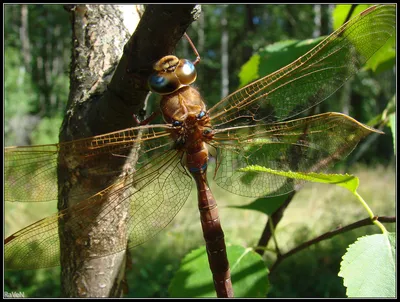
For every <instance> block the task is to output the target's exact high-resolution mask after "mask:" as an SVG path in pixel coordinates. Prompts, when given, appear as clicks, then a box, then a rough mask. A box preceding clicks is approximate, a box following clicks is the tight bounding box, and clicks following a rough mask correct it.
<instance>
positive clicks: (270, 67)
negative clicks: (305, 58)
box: [239, 37, 324, 87]
mask: <svg viewBox="0 0 400 302" xmlns="http://www.w3.org/2000/svg"><path fill="white" fill-rule="evenodd" d="M323 38H324V37H319V38H316V39H307V40H286V41H280V42H276V43H273V44H271V45H268V46H267V47H265V48H264V49H262V50H260V51H259V52H258V53H257V54H255V55H253V56H252V57H251V58H250V59H249V61H247V62H246V63H245V64H244V65H243V66H242V69H241V71H240V74H239V78H240V87H242V86H244V85H246V84H248V83H250V82H252V81H254V80H257V79H258V78H260V75H268V74H270V73H272V72H274V71H276V70H278V69H280V68H282V67H284V66H286V65H287V64H289V63H291V62H293V61H294V60H296V59H298V58H299V57H300V56H302V55H304V54H305V53H306V52H307V51H309V50H310V49H311V48H313V47H314V46H316V45H317V44H318V43H319V42H321V41H322V40H323Z"/></svg>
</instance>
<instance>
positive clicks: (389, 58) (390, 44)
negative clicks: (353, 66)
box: [333, 4, 396, 73]
mask: <svg viewBox="0 0 400 302" xmlns="http://www.w3.org/2000/svg"><path fill="white" fill-rule="evenodd" d="M351 6H352V5H351V4H346V5H337V6H336V7H335V10H334V11H333V27H334V30H336V29H338V28H339V27H340V26H342V25H343V23H344V21H345V19H346V17H347V15H348V13H349V11H350V8H351ZM370 6H371V5H367V4H363V5H357V6H356V8H355V10H354V11H353V13H352V15H351V18H352V17H354V16H357V15H358V14H360V13H361V12H362V11H364V10H366V9H367V8H368V7H370ZM351 18H350V19H351ZM395 42H396V36H395V35H393V36H392V37H390V38H389V40H388V41H387V42H386V43H385V45H384V46H382V47H381V48H380V49H379V51H377V52H376V53H375V54H374V55H373V56H372V57H371V58H370V59H369V60H368V62H367V63H366V64H365V67H364V68H366V69H367V70H368V69H372V70H373V71H374V72H375V73H381V72H383V71H385V70H387V69H390V68H392V67H393V66H394V64H395V61H396V51H395V49H394V45H395Z"/></svg>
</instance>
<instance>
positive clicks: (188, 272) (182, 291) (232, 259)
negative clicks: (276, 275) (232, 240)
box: [168, 245, 269, 297]
mask: <svg viewBox="0 0 400 302" xmlns="http://www.w3.org/2000/svg"><path fill="white" fill-rule="evenodd" d="M227 253H228V260H229V264H230V270H231V278H232V284H233V291H234V295H235V297H265V296H266V295H267V293H268V289H269V282H268V269H267V268H266V266H265V263H264V261H263V259H262V257H261V256H260V255H259V254H257V253H255V252H254V251H252V250H251V249H246V248H244V247H242V246H235V245H233V246H228V247H227ZM168 292H169V294H170V296H171V297H216V293H215V290H214V285H213V279H212V274H211V271H210V268H209V264H208V258H207V252H206V249H205V247H204V246H203V247H200V248H198V249H196V250H193V251H191V252H190V253H189V254H187V255H186V256H185V257H184V259H183V260H182V264H181V266H180V268H179V270H178V271H177V272H176V274H175V276H174V278H173V279H172V281H171V283H170V286H169V288H168Z"/></svg>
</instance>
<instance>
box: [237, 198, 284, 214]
mask: <svg viewBox="0 0 400 302" xmlns="http://www.w3.org/2000/svg"><path fill="white" fill-rule="evenodd" d="M288 196H289V194H285V195H279V196H274V197H263V198H257V199H256V200H254V201H253V202H251V203H249V204H246V205H243V206H230V208H236V209H242V210H253V211H259V212H261V213H264V214H266V215H271V214H273V213H274V212H275V211H276V210H277V209H278V208H279V207H280V206H281V205H282V204H283V203H284V202H285V200H286V199H287V198H288Z"/></svg>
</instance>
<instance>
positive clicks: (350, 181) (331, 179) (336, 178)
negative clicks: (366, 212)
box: [240, 165, 358, 192]
mask: <svg viewBox="0 0 400 302" xmlns="http://www.w3.org/2000/svg"><path fill="white" fill-rule="evenodd" d="M240 171H241V172H254V173H270V174H274V175H279V176H285V177H288V178H294V179H301V180H306V181H311V182H319V183H325V184H336V185H338V186H342V187H345V188H346V189H348V190H350V191H351V192H355V191H356V190H357V188H358V178H357V177H355V176H353V175H348V174H346V175H343V174H324V173H303V172H292V171H277V170H273V169H270V168H266V167H261V166H256V165H252V166H247V167H246V168H242V169H240Z"/></svg>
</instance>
